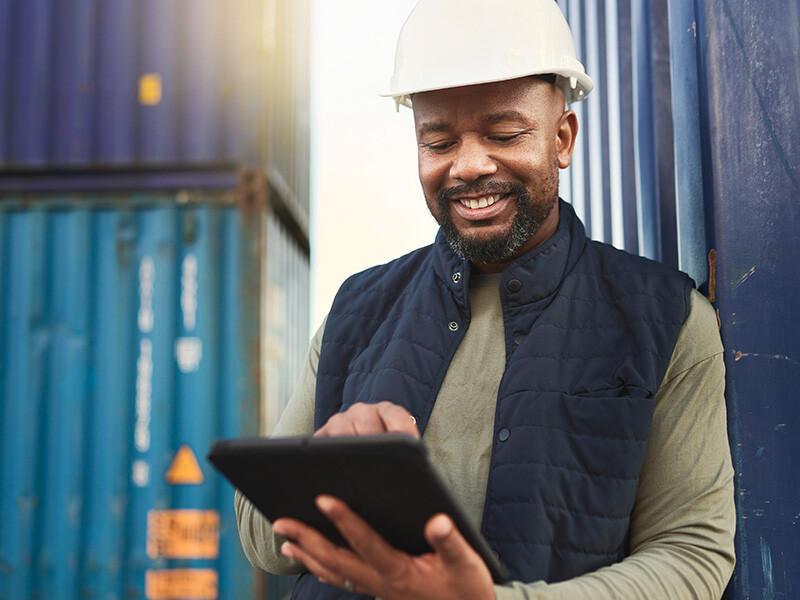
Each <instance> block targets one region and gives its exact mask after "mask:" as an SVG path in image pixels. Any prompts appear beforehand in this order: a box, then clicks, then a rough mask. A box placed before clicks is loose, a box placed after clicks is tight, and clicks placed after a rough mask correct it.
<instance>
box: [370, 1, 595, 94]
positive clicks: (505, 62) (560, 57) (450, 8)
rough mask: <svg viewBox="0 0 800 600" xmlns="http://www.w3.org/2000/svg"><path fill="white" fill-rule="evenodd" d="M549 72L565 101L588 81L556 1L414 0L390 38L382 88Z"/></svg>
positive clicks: (411, 89)
mask: <svg viewBox="0 0 800 600" xmlns="http://www.w3.org/2000/svg"><path fill="white" fill-rule="evenodd" d="M540 74H554V75H556V76H557V80H556V84H557V85H560V86H561V87H562V89H564V92H565V96H566V100H567V103H570V102H575V101H578V100H582V99H583V98H585V97H586V95H587V94H588V93H589V92H590V91H591V90H592V87H593V86H594V84H593V82H592V80H591V78H590V77H589V76H588V75H587V74H586V71H585V70H584V68H583V65H582V64H581V63H580V62H579V61H578V59H577V56H576V54H575V46H574V43H573V40H572V33H571V32H570V29H569V25H568V24H567V21H566V19H565V18H564V15H563V14H562V13H561V10H560V9H559V8H558V5H557V4H556V2H555V0H420V1H419V2H418V3H417V5H416V7H415V8H414V10H413V11H412V12H411V14H410V15H409V16H408V19H407V20H406V22H405V24H404V25H403V28H402V30H401V31H400V35H399V36H398V40H397V50H396V53H395V68H394V74H393V75H392V78H391V80H390V83H389V93H387V94H382V95H384V96H391V97H392V98H394V100H395V102H396V103H397V105H398V107H399V105H400V104H403V105H405V106H411V95H412V94H414V93H417V92H423V91H431V90H439V89H445V88H451V87H460V86H465V85H474V84H480V83H491V82H495V81H504V80H508V79H516V78H518V77H525V76H528V75H540Z"/></svg>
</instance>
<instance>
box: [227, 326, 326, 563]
mask: <svg viewBox="0 0 800 600" xmlns="http://www.w3.org/2000/svg"><path fill="white" fill-rule="evenodd" d="M324 329H325V323H323V324H322V326H321V327H320V328H319V330H318V331H317V333H316V334H315V335H314V337H313V338H312V339H311V344H310V346H309V349H308V355H307V356H306V362H305V366H304V367H303V371H302V373H301V375H300V381H299V382H298V385H297V387H296V388H295V391H294V393H293V394H292V397H291V398H290V399H289V403H288V404H287V405H286V408H285V409H284V411H283V413H281V417H280V419H279V420H278V423H277V424H276V425H275V430H274V431H273V432H272V437H287V436H297V435H311V434H312V433H314V397H315V394H316V388H317V367H318V365H319V352H320V347H321V346H322V334H323V331H324ZM234 506H235V508H236V522H237V524H238V526H239V539H240V540H241V542H242V548H243V549H244V553H245V556H247V560H249V561H250V564H252V565H253V566H254V567H256V568H257V569H261V570H263V571H269V572H270V573H275V574H276V575H294V574H297V573H302V572H303V571H305V567H303V565H301V564H300V563H298V562H296V561H293V560H291V559H289V558H286V557H285V556H284V555H283V554H281V544H283V542H284V541H286V540H285V538H283V537H281V536H279V535H275V534H274V533H273V532H272V526H271V525H270V523H269V521H268V520H267V519H266V518H264V516H263V515H262V514H261V513H260V512H259V511H258V509H256V508H255V507H254V506H253V505H252V504H251V503H250V501H249V500H248V499H247V498H245V497H244V496H243V495H242V494H240V493H239V490H236V494H235V496H234Z"/></svg>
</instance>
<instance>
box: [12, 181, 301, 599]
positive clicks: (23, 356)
mask: <svg viewBox="0 0 800 600" xmlns="http://www.w3.org/2000/svg"><path fill="white" fill-rule="evenodd" d="M243 190H244V188H243ZM266 207H267V202H266V198H265V196H263V195H261V196H260V197H259V196H258V195H257V194H249V193H247V192H246V191H242V190H238V191H232V192H228V193H202V192H181V193H178V194H139V195H137V194H124V195H94V196H92V195H85V196H80V195H72V196H59V197H30V196H28V197H25V196H18V197H15V198H4V199H3V200H1V201H0V481H2V495H0V598H2V599H3V600H18V599H23V598H47V599H58V598H65V599H66V598H70V599H71V598H76V597H96V598H142V599H144V598H162V597H198V598H217V597H219V598H228V599H242V598H255V597H257V596H256V594H261V593H262V590H263V589H278V588H280V585H279V582H271V581H263V579H262V580H261V582H260V583H258V580H259V578H261V576H260V575H256V574H255V573H254V571H253V569H252V568H251V567H250V565H249V564H248V563H247V561H246V559H245V558H244V556H243V553H242V550H241V547H240V544H239V540H238V534H237V530H236V524H235V517H234V514H233V502H232V499H233V490H232V488H231V486H230V485H229V484H228V483H227V482H226V481H224V480H223V479H222V478H221V477H220V476H218V475H217V473H216V472H215V471H214V470H213V469H212V468H211V467H210V465H209V464H208V463H206V462H205V460H204V457H205V453H206V451H207V449H208V447H209V445H210V444H211V441H212V440H213V439H215V438H218V437H230V436H241V435H256V434H258V433H260V430H259V429H260V428H259V426H258V423H259V419H260V418H261V416H262V415H263V414H264V413H266V412H276V411H279V410H280V408H281V406H277V407H272V406H271V403H273V402H278V403H285V401H286V397H284V396H285V395H286V391H285V390H286V389H287V386H288V385H289V384H288V383H287V382H286V381H285V378H286V377H291V378H293V377H294V376H295V374H296V373H297V371H298V369H299V365H300V364H301V361H302V359H303V358H304V354H305V344H306V342H307V340H308V257H307V254H306V252H305V250H304V249H303V248H302V247H300V246H298V245H297V243H296V242H294V241H293V239H292V238H291V237H290V236H289V235H288V234H287V233H286V231H285V229H283V228H282V226H280V225H279V224H278V221H277V219H276V217H275V216H274V215H273V214H271V213H270V212H269V211H268V210H267V209H266ZM278 287H279V288H280V290H281V294H282V298H283V301H282V303H281V304H280V306H274V305H272V304H270V303H269V298H270V297H276V296H278V295H279V294H278V293H277V292H276V291H275V289H276V288H278ZM265 300H266V301H267V303H266V304H264V301H265ZM265 311H267V312H269V311H272V313H273V316H272V317H271V319H272V321H271V323H272V325H271V326H272V330H271V332H272V333H271V347H272V348H273V349H274V352H275V355H274V356H273V357H271V360H272V367H271V369H270V370H269V381H265V373H266V371H267V370H266V369H264V368H263V362H262V358H263V357H262V338H261V336H260V330H261V329H262V328H263V327H264V312H265ZM277 324H281V325H282V326H283V328H284V329H283V330H285V331H286V332H289V331H291V333H292V335H291V336H289V335H288V334H287V335H283V333H282V332H283V330H279V329H278V328H277ZM301 339H302V340H303V343H302V344H300V342H299V340H301ZM301 346H302V348H301ZM268 388H270V389H271V388H275V389H276V390H277V394H267V389H268ZM278 394H281V396H279V395H278ZM261 432H263V431H261ZM182 448H183V450H181V449H182ZM195 459H196V460H197V463H195V462H194V460H195ZM284 587H285V585H284ZM170 594H172V595H170ZM182 594H183V595H182ZM273 597H277V596H273Z"/></svg>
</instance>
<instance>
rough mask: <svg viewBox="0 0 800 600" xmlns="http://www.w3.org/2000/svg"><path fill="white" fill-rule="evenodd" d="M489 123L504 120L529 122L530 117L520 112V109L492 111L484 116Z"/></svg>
mask: <svg viewBox="0 0 800 600" xmlns="http://www.w3.org/2000/svg"><path fill="white" fill-rule="evenodd" d="M483 120H484V121H486V122H487V123H502V122H503V121H523V122H525V123H528V122H529V119H528V117H526V116H525V115H524V114H522V113H521V112H519V111H518V110H507V111H504V112H500V113H492V114H490V115H486V116H485V117H483Z"/></svg>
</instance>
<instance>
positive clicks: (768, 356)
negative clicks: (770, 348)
mask: <svg viewBox="0 0 800 600" xmlns="http://www.w3.org/2000/svg"><path fill="white" fill-rule="evenodd" d="M742 358H766V359H769V360H785V361H786V362H790V363H794V364H796V365H797V364H800V362H798V361H796V360H795V359H793V358H792V357H791V356H784V355H783V354H766V353H764V352H740V351H738V350H737V351H736V354H734V355H733V360H740V359H742Z"/></svg>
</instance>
